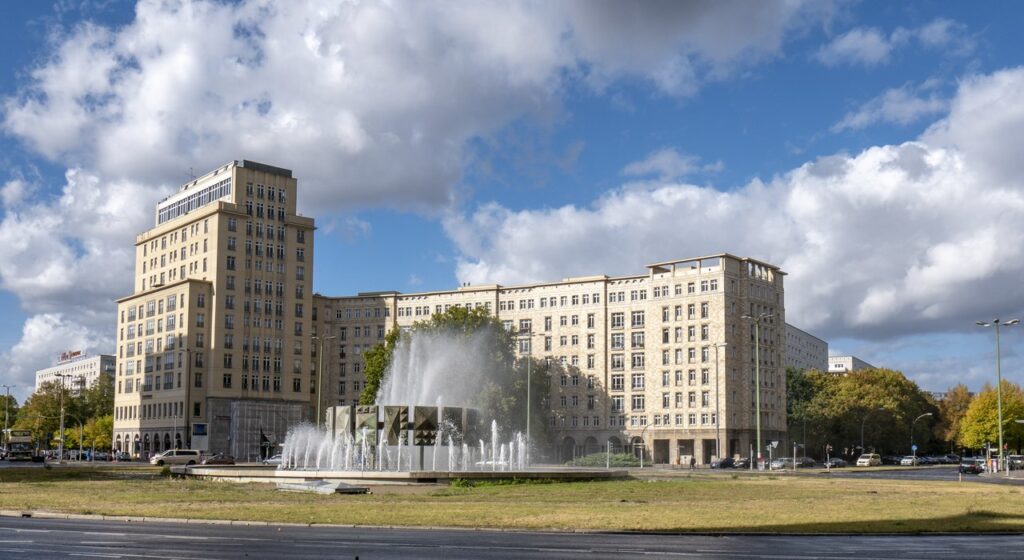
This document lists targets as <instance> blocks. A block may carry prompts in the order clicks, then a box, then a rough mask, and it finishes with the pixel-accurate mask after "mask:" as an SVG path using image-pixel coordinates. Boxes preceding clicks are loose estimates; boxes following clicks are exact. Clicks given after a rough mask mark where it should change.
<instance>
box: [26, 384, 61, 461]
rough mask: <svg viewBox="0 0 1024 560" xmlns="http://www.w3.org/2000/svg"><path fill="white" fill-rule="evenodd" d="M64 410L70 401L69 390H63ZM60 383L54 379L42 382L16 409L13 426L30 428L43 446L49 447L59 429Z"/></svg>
mask: <svg viewBox="0 0 1024 560" xmlns="http://www.w3.org/2000/svg"><path fill="white" fill-rule="evenodd" d="M64 391H65V393H64V397H65V403H64V404H65V411H66V410H67V405H68V404H69V402H70V399H69V398H68V394H69V392H68V391H67V390H66V389H65V390H64ZM60 392H61V388H60V384H59V383H57V382H54V381H50V382H46V383H43V385H42V386H41V387H39V390H38V391H36V392H34V393H32V394H31V395H29V397H28V399H26V400H25V404H24V405H22V406H21V408H20V409H19V410H18V419H17V420H16V421H15V422H14V427H15V428H17V429H19V430H32V437H33V439H34V440H35V441H37V442H39V443H40V444H41V445H43V446H44V447H49V446H50V443H51V442H52V441H53V439H54V438H56V437H57V432H58V431H59V429H60Z"/></svg>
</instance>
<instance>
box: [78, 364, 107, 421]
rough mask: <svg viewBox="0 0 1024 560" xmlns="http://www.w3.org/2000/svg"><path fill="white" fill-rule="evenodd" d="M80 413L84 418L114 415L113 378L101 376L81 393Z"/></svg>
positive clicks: (105, 375)
mask: <svg viewBox="0 0 1024 560" xmlns="http://www.w3.org/2000/svg"><path fill="white" fill-rule="evenodd" d="M81 400H82V402H81V405H80V412H81V413H82V415H83V416H84V417H85V418H98V417H100V416H107V415H110V414H114V378H113V377H112V376H110V375H107V374H101V375H100V376H99V377H98V378H96V380H95V381H93V382H92V385H89V387H88V388H87V389H86V390H85V391H83V392H82V396H81Z"/></svg>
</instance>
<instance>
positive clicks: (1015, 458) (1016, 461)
mask: <svg viewBox="0 0 1024 560" xmlns="http://www.w3.org/2000/svg"><path fill="white" fill-rule="evenodd" d="M1006 462H1007V464H1008V465H1009V466H1010V470H1011V471H1016V470H1020V469H1024V455H1007V456H1006Z"/></svg>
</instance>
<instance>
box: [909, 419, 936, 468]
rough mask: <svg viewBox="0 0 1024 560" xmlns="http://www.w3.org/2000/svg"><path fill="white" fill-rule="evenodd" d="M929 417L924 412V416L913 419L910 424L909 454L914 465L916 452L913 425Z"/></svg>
mask: <svg viewBox="0 0 1024 560" xmlns="http://www.w3.org/2000/svg"><path fill="white" fill-rule="evenodd" d="M931 415H932V413H931V412H925V413H924V414H922V415H920V416H918V417H917V418H914V421H913V422H911V423H910V453H911V454H912V455H913V456H914V464H915V465H916V464H917V450H916V449H914V424H917V421H918V420H920V419H922V418H924V417H925V416H931Z"/></svg>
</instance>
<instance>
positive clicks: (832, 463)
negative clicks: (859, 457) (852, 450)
mask: <svg viewBox="0 0 1024 560" xmlns="http://www.w3.org/2000/svg"><path fill="white" fill-rule="evenodd" d="M824 465H825V467H826V468H830V469H840V468H843V467H845V466H846V461H844V460H842V459H840V458H839V457H832V458H830V459H828V460H827V461H825V463H824Z"/></svg>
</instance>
